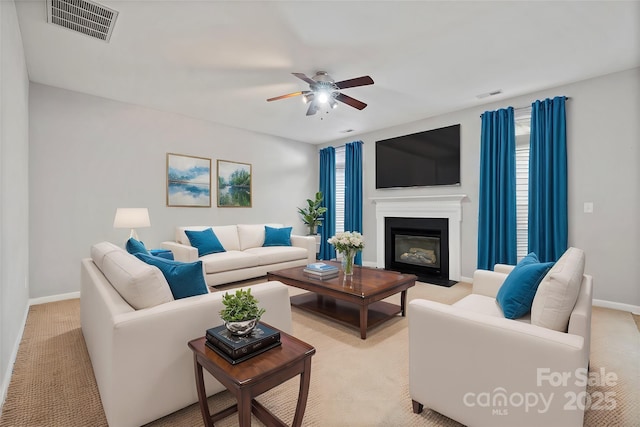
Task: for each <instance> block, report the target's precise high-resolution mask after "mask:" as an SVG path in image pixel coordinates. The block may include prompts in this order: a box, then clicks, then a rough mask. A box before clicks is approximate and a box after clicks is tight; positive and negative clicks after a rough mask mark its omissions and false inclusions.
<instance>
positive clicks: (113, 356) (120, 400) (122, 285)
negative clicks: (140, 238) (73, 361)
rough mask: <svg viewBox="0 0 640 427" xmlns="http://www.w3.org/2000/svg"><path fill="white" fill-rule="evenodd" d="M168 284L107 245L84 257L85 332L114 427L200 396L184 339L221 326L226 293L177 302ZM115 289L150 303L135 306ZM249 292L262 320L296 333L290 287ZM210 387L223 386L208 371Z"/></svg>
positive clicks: (129, 426)
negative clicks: (293, 325)
mask: <svg viewBox="0 0 640 427" xmlns="http://www.w3.org/2000/svg"><path fill="white" fill-rule="evenodd" d="M114 286H115V287H114ZM168 286H169V285H168V284H167V282H166V281H165V280H164V276H163V275H162V273H161V272H160V270H159V269H158V268H157V267H154V266H151V265H148V264H145V263H144V262H142V261H140V260H139V259H138V258H136V257H134V256H133V255H130V254H129V253H127V252H126V251H124V250H123V249H121V248H119V247H117V246H115V245H113V244H111V243H108V242H102V243H99V244H96V245H94V246H93V247H92V248H91V258H86V259H83V260H82V262H81V288H80V309H81V314H80V316H81V325H82V333H83V335H84V339H85V342H86V345H87V350H88V351H89V356H90V358H91V364H92V366H93V372H94V374H95V377H96V382H97V384H98V390H99V391H100V398H101V400H102V406H103V408H104V411H105V414H106V417H107V421H108V423H109V425H110V426H111V427H134V426H140V425H143V424H146V423H148V422H150V421H153V420H155V419H158V418H160V417H163V416H165V415H167V414H170V413H172V412H174V411H176V410H178V409H181V408H184V407H186V406H188V405H190V404H192V403H195V402H197V401H198V395H197V392H196V385H195V379H194V371H193V354H192V352H191V351H190V350H189V348H188V347H187V342H188V341H190V340H192V339H194V338H198V337H201V336H204V334H205V331H206V329H207V328H211V327H214V326H218V325H220V324H221V323H222V321H221V319H220V316H219V312H220V310H222V308H223V304H222V302H221V298H222V296H223V295H224V292H210V293H206V294H203V295H197V296H192V297H188V298H183V299H178V300H173V297H172V295H171V292H170V290H168ZM116 288H118V289H120V292H122V293H123V294H125V295H127V298H128V299H129V300H131V301H132V303H133V304H135V305H137V306H140V305H143V306H148V307H147V308H142V309H138V310H136V309H134V308H133V307H132V306H131V305H130V304H129V303H127V300H125V299H124V298H123V297H122V296H121V295H120V293H119V292H118V291H117V290H116ZM167 293H168V296H167ZM251 293H252V294H253V295H255V297H256V298H257V299H258V300H259V304H260V306H261V307H262V308H265V309H266V313H265V314H264V316H263V317H262V319H263V320H264V321H265V322H267V323H269V324H271V325H273V326H275V327H277V328H279V329H281V330H284V331H285V332H291V306H290V303H289V293H288V289H287V287H286V286H285V285H283V284H282V283H280V282H268V283H261V284H256V285H251ZM145 294H146V295H145ZM165 300H168V301H167V302H162V301H165ZM205 385H206V389H207V395H212V394H215V393H217V392H220V391H222V390H224V387H223V386H222V385H221V384H220V383H219V382H217V381H216V380H214V379H213V378H212V377H211V376H210V375H205Z"/></svg>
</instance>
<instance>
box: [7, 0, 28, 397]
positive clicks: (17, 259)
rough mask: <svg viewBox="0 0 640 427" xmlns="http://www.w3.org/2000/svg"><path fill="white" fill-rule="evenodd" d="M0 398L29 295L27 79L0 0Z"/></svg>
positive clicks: (10, 6)
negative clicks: (0, 387)
mask: <svg viewBox="0 0 640 427" xmlns="http://www.w3.org/2000/svg"><path fill="white" fill-rule="evenodd" d="M0 53H1V55H2V57H1V61H0V186H1V189H0V382H1V384H2V389H1V390H0V402H4V397H5V393H6V389H7V386H8V384H9V380H10V378H11V369H12V366H13V362H14V360H15V355H16V351H17V348H18V343H19V341H20V338H21V336H22V330H23V326H24V321H25V317H26V312H27V306H28V299H29V289H28V286H29V219H28V218H29V204H28V202H29V198H28V191H29V181H28V179H29V176H28V170H29V133H28V131H29V115H28V104H27V102H28V98H29V79H28V75H27V67H26V63H25V58H24V54H23V49H22V39H21V37H20V29H19V28H18V19H17V15H16V8H15V4H14V2H13V1H0Z"/></svg>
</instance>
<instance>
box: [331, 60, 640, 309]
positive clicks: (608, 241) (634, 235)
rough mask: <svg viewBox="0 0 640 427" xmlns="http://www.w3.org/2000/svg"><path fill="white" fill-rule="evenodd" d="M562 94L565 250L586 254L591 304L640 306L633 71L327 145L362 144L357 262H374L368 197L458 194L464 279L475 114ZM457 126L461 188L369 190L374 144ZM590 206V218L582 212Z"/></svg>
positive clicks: (637, 103)
mask: <svg viewBox="0 0 640 427" xmlns="http://www.w3.org/2000/svg"><path fill="white" fill-rule="evenodd" d="M556 95H566V96H569V97H570V98H571V99H570V100H569V101H567V145H568V147H567V150H568V163H569V164H568V168H569V201H568V202H569V203H568V204H569V244H570V245H572V246H576V247H579V248H582V249H584V250H585V251H586V255H587V266H586V271H587V273H589V274H592V275H593V276H594V283H595V290H594V298H596V299H600V300H605V301H611V302H615V303H621V304H628V305H631V306H636V307H637V306H640V286H638V284H637V281H638V277H640V262H639V261H638V260H640V227H639V225H638V218H640V176H639V175H640V172H639V169H640V147H639V145H640V124H639V123H640V120H638V117H640V69H639V68H636V69H633V70H628V71H624V72H620V73H615V74H610V75H606V76H602V77H598V78H594V79H590V80H585V81H581V82H576V83H573V84H568V85H565V86H561V87H556V88H553V89H549V90H545V91H540V92H536V93H532V94H529V95H526V96H520V97H517V98H512V99H505V100H501V101H497V102H494V103H491V104H486V105H482V106H478V107H475V108H470V109H466V110H462V111H456V112H452V113H449V114H444V115H441V116H438V117H433V118H430V119H425V120H422V121H419V122H414V123H409V124H406V125H403V126H397V127H394V128H387V129H383V130H380V131H376V132H371V133H367V134H363V135H357V136H354V137H350V138H345V139H341V140H337V141H334V142H333V143H331V144H330V145H335V146H338V145H341V144H344V143H345V142H349V141H352V140H355V139H361V140H362V141H363V142H364V160H363V163H364V165H363V166H364V189H363V190H364V198H365V200H364V210H363V222H364V235H365V238H366V242H367V246H366V247H365V249H364V251H363V259H364V261H365V262H371V263H374V262H375V261H376V259H375V257H376V241H375V240H376V239H375V226H376V225H375V205H374V204H373V203H371V202H370V200H369V198H371V197H391V196H410V195H411V196H413V195H435V194H466V195H467V196H468V198H467V199H466V200H465V201H463V208H462V209H463V219H462V276H465V277H471V276H472V275H473V271H474V270H475V268H476V260H477V220H478V179H479V158H480V154H479V152H480V146H479V144H480V127H481V122H480V114H482V113H483V112H484V111H487V110H494V109H498V108H503V107H507V106H510V105H511V106H513V107H516V108H518V107H525V106H529V105H530V104H531V103H532V102H533V101H535V100H536V99H544V98H547V97H553V96H556ZM455 123H460V124H461V143H462V154H461V161H462V164H461V167H462V176H461V185H460V186H457V187H439V188H436V187H432V188H425V187H422V188H412V189H386V190H376V189H375V141H377V140H381V139H386V138H391V137H395V136H399V135H405V134H410V133H414V132H419V131H423V130H427V129H434V128H438V127H442V126H448V125H451V124H455ZM584 202H593V204H594V212H593V213H592V214H585V213H584V212H583V204H584Z"/></svg>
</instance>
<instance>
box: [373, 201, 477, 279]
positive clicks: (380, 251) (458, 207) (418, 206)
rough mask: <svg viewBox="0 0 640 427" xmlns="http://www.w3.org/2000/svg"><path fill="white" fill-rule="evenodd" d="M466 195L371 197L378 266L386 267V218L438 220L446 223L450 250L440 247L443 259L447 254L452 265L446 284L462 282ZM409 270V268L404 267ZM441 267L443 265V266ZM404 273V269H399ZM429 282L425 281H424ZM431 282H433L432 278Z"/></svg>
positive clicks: (443, 274)
mask: <svg viewBox="0 0 640 427" xmlns="http://www.w3.org/2000/svg"><path fill="white" fill-rule="evenodd" d="M466 197H467V196H466V195H464V194H445V195H430V196H400V197H372V198H371V199H370V200H371V201H372V202H373V203H375V205H376V267H378V268H385V267H386V260H385V254H386V247H387V244H386V242H385V240H386V233H385V222H386V218H394V217H395V218H439V219H446V220H447V229H448V236H447V239H448V249H443V246H442V242H441V245H440V257H441V261H440V263H441V264H442V256H443V255H446V256H447V257H448V262H449V266H448V268H449V275H448V277H447V276H446V273H443V272H442V268H441V269H440V270H441V271H440V275H441V276H442V277H443V281H446V280H448V281H449V283H455V282H454V281H458V280H461V275H460V269H461V265H460V264H461V236H460V234H461V224H462V201H463V200H464V199H466ZM403 267H406V266H403ZM441 267H442V266H441ZM400 271H402V270H400ZM423 280H426V279H423ZM428 281H429V282H431V283H433V282H435V281H436V280H435V279H434V280H432V278H431V277H430V278H429V280H428Z"/></svg>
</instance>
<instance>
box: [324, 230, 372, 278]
mask: <svg viewBox="0 0 640 427" xmlns="http://www.w3.org/2000/svg"><path fill="white" fill-rule="evenodd" d="M327 242H328V243H329V244H330V245H333V246H334V247H335V248H336V251H338V252H339V253H340V254H341V255H342V270H343V271H344V274H345V276H351V275H353V261H354V259H355V257H356V254H357V253H358V252H360V251H361V250H362V249H364V238H363V237H362V234H360V233H358V232H357V231H345V232H343V233H336V235H335V236H333V237H331V238H330V239H329V240H327Z"/></svg>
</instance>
